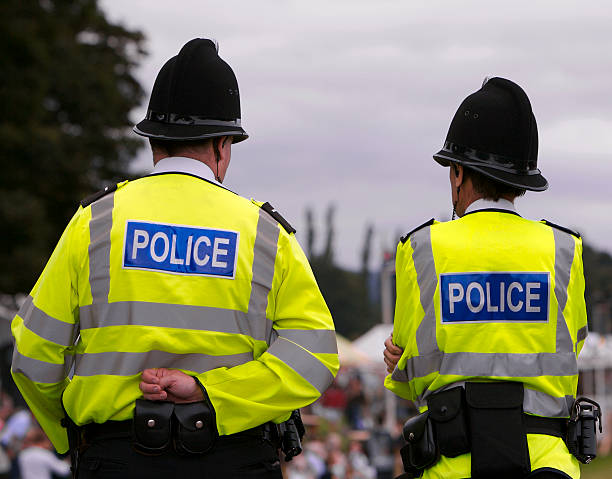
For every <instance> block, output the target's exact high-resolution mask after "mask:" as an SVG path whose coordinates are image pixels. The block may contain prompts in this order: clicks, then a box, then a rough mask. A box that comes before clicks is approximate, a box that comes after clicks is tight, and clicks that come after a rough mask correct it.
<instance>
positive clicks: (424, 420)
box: [400, 411, 440, 477]
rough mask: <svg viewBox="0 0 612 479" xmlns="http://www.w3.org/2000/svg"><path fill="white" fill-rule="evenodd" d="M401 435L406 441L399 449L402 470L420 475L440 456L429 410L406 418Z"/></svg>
mask: <svg viewBox="0 0 612 479" xmlns="http://www.w3.org/2000/svg"><path fill="white" fill-rule="evenodd" d="M403 436H404V439H405V440H406V442H407V443H408V444H406V445H405V446H404V447H402V449H401V450H400V455H401V456H402V462H403V463H404V470H405V471H406V472H410V473H412V474H413V475H414V476H415V477H420V475H421V473H422V471H423V470H424V469H426V468H428V467H431V466H433V465H434V464H435V463H436V462H438V459H439V458H440V452H439V451H438V448H437V447H436V438H435V437H434V429H433V424H432V422H431V420H430V419H429V412H428V411H426V412H424V413H421V414H418V415H416V416H414V417H411V418H410V419H408V420H407V421H406V423H405V424H404V429H403Z"/></svg>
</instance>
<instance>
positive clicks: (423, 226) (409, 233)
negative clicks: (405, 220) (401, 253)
mask: <svg viewBox="0 0 612 479" xmlns="http://www.w3.org/2000/svg"><path fill="white" fill-rule="evenodd" d="M434 221H435V220H434V219H433V218H432V219H430V220H429V221H426V222H425V223H423V224H422V225H421V226H417V227H416V228H415V229H413V230H412V231H410V232H408V233H406V236H402V238H401V239H400V241H401V242H402V243H405V242H406V241H408V238H410V235H411V234H412V233H416V232H417V231H419V230H420V229H422V228H425V227H426V226H431V225H433V224H434Z"/></svg>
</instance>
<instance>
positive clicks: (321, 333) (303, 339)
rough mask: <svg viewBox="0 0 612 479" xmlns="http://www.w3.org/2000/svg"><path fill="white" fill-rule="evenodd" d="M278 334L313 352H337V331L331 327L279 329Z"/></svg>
mask: <svg viewBox="0 0 612 479" xmlns="http://www.w3.org/2000/svg"><path fill="white" fill-rule="evenodd" d="M277 333H278V335H279V336H280V337H281V338H285V339H288V340H289V341H293V342H294V343H297V344H299V345H300V346H302V347H303V348H304V349H307V350H308V351H310V352H311V353H317V354H319V353H321V354H326V353H328V354H336V353H338V345H337V344H336V333H335V331H334V330H330V329H309V330H304V329H279V330H277Z"/></svg>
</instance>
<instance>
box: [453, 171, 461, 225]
mask: <svg viewBox="0 0 612 479" xmlns="http://www.w3.org/2000/svg"><path fill="white" fill-rule="evenodd" d="M453 169H454V170H455V177H458V176H459V168H457V165H455V164H454V163H453ZM456 190H457V195H456V197H457V199H456V200H455V201H453V217H452V219H451V220H454V219H455V218H456V217H457V216H459V215H458V214H457V203H459V192H460V191H461V185H459V186H457V188H456Z"/></svg>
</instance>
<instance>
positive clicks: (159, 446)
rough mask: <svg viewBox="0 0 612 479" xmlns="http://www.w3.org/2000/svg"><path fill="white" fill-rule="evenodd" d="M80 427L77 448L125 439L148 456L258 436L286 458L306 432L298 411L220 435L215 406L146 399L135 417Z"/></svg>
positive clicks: (299, 445)
mask: <svg viewBox="0 0 612 479" xmlns="http://www.w3.org/2000/svg"><path fill="white" fill-rule="evenodd" d="M75 427H76V426H75ZM78 429H79V430H80V433H79V434H77V440H76V442H73V444H74V446H75V447H77V449H79V448H80V447H87V445H88V444H90V443H91V442H93V441H94V440H102V439H113V438H125V439H131V443H132V446H133V447H134V449H135V450H136V451H138V452H140V453H142V454H146V455H153V456H155V455H161V454H163V453H165V452H166V451H168V450H170V449H174V451H176V452H177V453H178V454H183V455H194V454H195V455H197V454H205V453H207V452H208V451H209V450H210V449H212V448H213V447H214V445H215V444H228V443H232V442H235V441H239V440H244V439H248V438H255V439H260V440H266V441H269V442H270V443H271V444H272V445H273V446H275V447H277V448H280V449H281V450H282V451H283V452H284V453H285V460H286V461H290V460H291V459H292V458H293V457H294V456H297V455H298V454H300V453H301V452H302V443H301V440H302V437H303V436H304V432H305V429H304V425H303V424H302V418H301V416H300V411H299V410H295V411H293V412H292V413H291V416H290V417H289V419H287V420H286V421H285V422H283V423H281V424H278V425H277V424H274V423H272V422H267V423H265V424H262V425H260V426H256V427H254V428H252V429H247V430H245V431H241V432H238V433H235V434H230V435H225V436H219V435H218V433H217V426H216V422H215V416H214V412H213V409H212V407H210V406H209V405H208V404H207V403H205V402H195V403H189V404H174V403H172V402H163V401H147V400H145V399H137V400H136V406H135V409H134V419H133V420H128V421H107V422H105V423H102V424H97V423H91V424H86V425H84V426H81V427H80V428H78ZM77 443H78V444H77ZM72 448H73V445H72V444H71V449H72Z"/></svg>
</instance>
